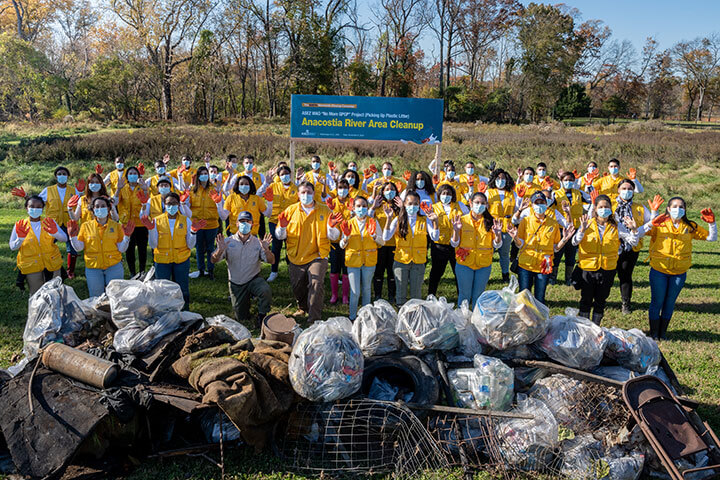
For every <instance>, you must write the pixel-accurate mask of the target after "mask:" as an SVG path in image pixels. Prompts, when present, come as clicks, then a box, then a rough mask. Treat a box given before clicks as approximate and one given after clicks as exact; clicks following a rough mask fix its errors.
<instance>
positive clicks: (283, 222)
mask: <svg viewBox="0 0 720 480" xmlns="http://www.w3.org/2000/svg"><path fill="white" fill-rule="evenodd" d="M289 224H290V219H289V218H288V216H287V214H286V213H285V212H280V215H278V225H280V227H282V228H285V227H287V226H288V225H289Z"/></svg>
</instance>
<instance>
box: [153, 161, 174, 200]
mask: <svg viewBox="0 0 720 480" xmlns="http://www.w3.org/2000/svg"><path fill="white" fill-rule="evenodd" d="M161 178H166V179H171V181H172V183H171V184H170V187H171V191H173V192H179V191H182V189H181V188H180V183H179V181H178V180H177V179H176V178H173V177H170V176H169V174H168V173H167V166H166V165H165V162H164V161H162V160H158V161H156V162H155V175H153V176H152V177H150V178H148V179H147V180H145V184H146V186H147V189H148V191H149V192H150V195H157V194H158V193H160V192H159V190H158V182H159V181H160V179H161Z"/></svg>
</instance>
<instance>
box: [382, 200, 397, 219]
mask: <svg viewBox="0 0 720 480" xmlns="http://www.w3.org/2000/svg"><path fill="white" fill-rule="evenodd" d="M383 212H385V216H386V217H387V218H390V217H392V216H393V214H394V213H395V212H394V211H393V209H392V207H391V206H390V204H389V203H383Z"/></svg>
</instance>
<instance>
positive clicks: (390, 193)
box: [383, 190, 395, 200]
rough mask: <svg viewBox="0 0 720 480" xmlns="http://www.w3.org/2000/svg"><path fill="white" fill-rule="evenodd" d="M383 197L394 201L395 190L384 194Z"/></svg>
mask: <svg viewBox="0 0 720 480" xmlns="http://www.w3.org/2000/svg"><path fill="white" fill-rule="evenodd" d="M383 196H384V197H385V199H386V200H392V199H393V198H395V190H388V191H386V192H383Z"/></svg>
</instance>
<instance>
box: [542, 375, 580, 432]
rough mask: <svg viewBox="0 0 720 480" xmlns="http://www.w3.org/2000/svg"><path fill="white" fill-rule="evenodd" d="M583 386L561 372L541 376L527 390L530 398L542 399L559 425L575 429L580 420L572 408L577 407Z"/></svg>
mask: <svg viewBox="0 0 720 480" xmlns="http://www.w3.org/2000/svg"><path fill="white" fill-rule="evenodd" d="M584 388H585V386H584V385H583V383H582V382H581V381H579V380H575V379H574V378H570V377H568V376H566V375H563V374H561V373H558V374H555V375H550V376H549V377H545V378H541V379H539V380H537V381H536V382H535V384H534V385H533V386H532V387H531V388H530V390H529V391H528V395H529V396H530V397H531V398H537V399H538V400H542V401H543V402H544V403H545V405H547V407H548V408H549V409H550V411H551V412H552V413H553V416H555V420H557V423H558V424H559V425H562V426H564V427H567V428H569V429H570V430H575V427H576V426H577V425H578V424H579V423H581V422H582V419H580V418H578V415H577V414H576V413H574V412H573V409H575V408H577V407H578V401H579V399H580V398H582V397H581V395H580V394H581V393H582V392H583V389H584Z"/></svg>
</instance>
